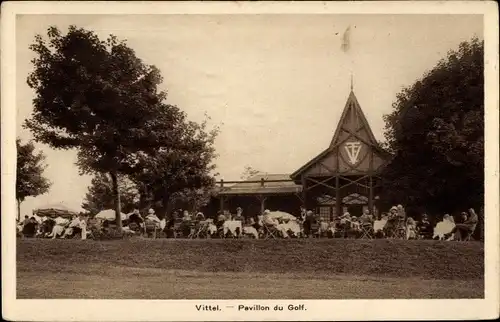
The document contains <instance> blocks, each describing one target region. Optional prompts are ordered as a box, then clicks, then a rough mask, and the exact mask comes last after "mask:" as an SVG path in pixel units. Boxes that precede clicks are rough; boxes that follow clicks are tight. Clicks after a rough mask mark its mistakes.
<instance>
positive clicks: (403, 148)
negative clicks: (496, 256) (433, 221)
mask: <svg viewBox="0 0 500 322" xmlns="http://www.w3.org/2000/svg"><path fill="white" fill-rule="evenodd" d="M483 53H484V49H483V42H482V41H479V40H478V39H477V38H474V39H472V40H471V41H469V42H463V43H461V44H460V45H459V47H458V49H457V50H453V51H450V52H449V53H448V55H447V57H446V58H445V59H443V60H441V61H440V62H439V63H438V64H437V65H436V66H435V67H434V68H433V69H432V70H431V71H429V72H428V73H426V74H425V75H424V76H423V78H422V79H421V80H418V81H417V82H416V83H415V84H413V85H412V86H409V87H407V88H405V89H403V90H402V91H401V92H400V93H399V94H398V95H397V98H396V101H395V103H394V104H393V112H392V113H391V114H389V115H385V116H384V120H385V138H386V145H385V148H387V149H388V150H389V151H390V152H392V153H393V155H394V159H393V160H392V162H391V164H390V165H389V166H388V167H387V168H386V169H385V172H384V173H383V177H384V179H385V180H384V181H385V187H384V191H385V194H386V197H388V198H389V199H391V200H392V201H393V202H397V203H406V204H408V205H410V206H417V207H419V208H420V209H421V211H431V212H432V211H434V212H439V213H444V212H450V213H451V212H455V211H460V210H461V211H464V210H466V209H468V208H469V207H477V208H479V207H480V206H481V205H482V204H483V192H484V172H483V171H484V98H483V96H484V86H483V84H484V80H483V66H484V62H483V57H484V54H483ZM477 208H476V209H477Z"/></svg>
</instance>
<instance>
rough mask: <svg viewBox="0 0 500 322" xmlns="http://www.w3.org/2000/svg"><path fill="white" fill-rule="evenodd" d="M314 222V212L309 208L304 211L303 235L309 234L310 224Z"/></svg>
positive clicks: (307, 235)
mask: <svg viewBox="0 0 500 322" xmlns="http://www.w3.org/2000/svg"><path fill="white" fill-rule="evenodd" d="M313 223H314V213H313V212H312V211H311V210H307V211H306V217H305V219H304V223H303V227H304V235H305V236H306V237H309V235H311V226H312V224H313Z"/></svg>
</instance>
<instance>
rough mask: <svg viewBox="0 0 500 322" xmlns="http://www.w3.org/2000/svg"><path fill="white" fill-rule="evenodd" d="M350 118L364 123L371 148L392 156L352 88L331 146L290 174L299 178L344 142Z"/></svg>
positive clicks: (363, 126) (382, 155)
mask: <svg viewBox="0 0 500 322" xmlns="http://www.w3.org/2000/svg"><path fill="white" fill-rule="evenodd" d="M349 118H351V119H354V118H357V119H359V122H360V123H361V124H362V128H363V130H364V132H365V133H366V136H367V140H366V143H367V144H368V145H369V146H370V147H371V148H373V149H374V150H375V151H376V152H377V153H378V154H380V156H381V157H383V158H388V157H390V155H389V153H387V152H386V151H385V150H383V149H382V148H381V147H380V145H379V144H378V142H377V140H376V139H375V136H374V135H373V132H372V130H371V128H370V125H369V123H368V120H367V119H366V116H365V114H364V113H363V110H362V109H361V106H360V104H359V102H358V99H357V98H356V95H354V92H353V91H352V89H351V92H350V93H349V97H348V98H347V101H346V104H345V106H344V110H343V111H342V115H341V116H340V119H339V121H338V123H337V128H336V129H335V133H334V135H333V137H332V140H331V142H330V146H329V147H328V148H327V149H325V150H324V151H323V152H321V153H320V154H319V155H317V156H316V157H315V158H313V159H312V160H310V161H309V162H307V163H306V164H305V165H303V166H302V167H301V168H300V169H298V170H297V171H295V172H294V173H292V174H291V175H290V177H291V178H292V179H294V180H297V177H298V176H299V175H300V174H301V173H302V172H304V171H305V170H307V169H309V168H310V167H311V166H313V165H314V164H316V163H317V162H319V161H320V160H321V159H322V158H323V157H325V156H327V155H328V154H329V153H331V152H332V151H333V150H334V148H335V147H336V146H337V145H338V144H341V143H342V140H341V134H342V131H345V125H346V124H347V122H348V119H349Z"/></svg>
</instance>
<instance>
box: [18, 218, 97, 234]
mask: <svg viewBox="0 0 500 322" xmlns="http://www.w3.org/2000/svg"><path fill="white" fill-rule="evenodd" d="M87 220H88V218H87V216H85V215H84V214H83V213H80V214H78V215H76V214H75V215H73V216H72V218H71V220H67V219H64V218H61V217H58V218H56V219H52V218H48V217H43V218H40V217H38V219H37V217H35V216H32V217H31V218H30V217H28V216H25V217H24V221H23V222H22V223H21V224H19V225H18V230H19V231H20V233H21V236H22V237H25V238H34V237H42V238H52V239H55V238H56V237H59V238H68V237H75V236H78V237H80V238H81V239H86V238H87Z"/></svg>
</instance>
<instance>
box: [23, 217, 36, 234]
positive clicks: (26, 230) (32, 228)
mask: <svg viewBox="0 0 500 322" xmlns="http://www.w3.org/2000/svg"><path fill="white" fill-rule="evenodd" d="M26 217H27V216H26ZM36 231H37V221H36V219H35V218H34V217H31V218H29V219H28V222H27V223H26V224H25V225H24V227H23V236H24V237H28V238H33V237H34V236H35V234H36Z"/></svg>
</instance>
